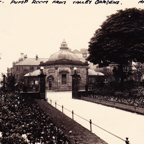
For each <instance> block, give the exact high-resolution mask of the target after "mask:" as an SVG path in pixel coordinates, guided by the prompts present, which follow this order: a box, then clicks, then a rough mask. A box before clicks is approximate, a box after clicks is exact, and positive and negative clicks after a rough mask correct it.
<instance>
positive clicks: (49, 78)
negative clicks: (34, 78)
mask: <svg viewBox="0 0 144 144" xmlns="http://www.w3.org/2000/svg"><path fill="white" fill-rule="evenodd" d="M53 80H54V77H53V76H52V75H50V76H49V77H48V78H47V82H48V89H49V90H53Z"/></svg>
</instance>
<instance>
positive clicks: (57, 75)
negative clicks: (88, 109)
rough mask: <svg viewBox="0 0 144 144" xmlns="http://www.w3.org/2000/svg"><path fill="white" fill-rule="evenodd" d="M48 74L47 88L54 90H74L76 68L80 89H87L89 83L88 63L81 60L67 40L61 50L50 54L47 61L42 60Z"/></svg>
mask: <svg viewBox="0 0 144 144" xmlns="http://www.w3.org/2000/svg"><path fill="white" fill-rule="evenodd" d="M40 66H43V67H44V73H45V74H46V88H47V90H54V91H68V90H72V76H71V75H73V74H74V68H75V67H76V68H77V74H79V75H80V77H81V79H80V80H79V89H85V85H86V84H87V83H88V63H87V62H82V61H80V59H79V57H78V56H77V55H75V54H74V53H72V52H71V51H70V50H69V48H68V47H67V43H66V42H65V41H63V42H62V44H61V47H60V50H59V51H58V52H56V53H54V54H52V55H51V56H50V58H49V59H48V61H47V62H45V63H43V62H41V64H40Z"/></svg>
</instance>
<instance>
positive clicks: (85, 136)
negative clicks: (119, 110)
mask: <svg viewBox="0 0 144 144" xmlns="http://www.w3.org/2000/svg"><path fill="white" fill-rule="evenodd" d="M36 101H37V103H38V104H39V105H40V107H41V108H42V109H43V111H44V112H45V113H46V114H47V115H49V117H50V119H51V120H52V121H53V122H54V124H55V125H57V126H58V127H59V128H61V129H62V130H63V132H64V134H65V135H66V136H67V138H68V139H69V140H70V142H71V143H72V144H75V140H76V141H77V142H78V144H107V143H106V142H104V141H103V140H102V139H100V138H99V137H98V136H96V135H95V134H93V133H91V132H90V131H89V130H87V129H86V128H84V127H83V126H81V125H80V124H78V123H77V122H75V121H74V120H72V119H71V118H69V117H67V116H66V115H65V114H63V113H62V112H60V111H59V110H57V109H55V108H54V107H53V106H51V105H50V104H48V103H47V102H46V101H42V100H36Z"/></svg>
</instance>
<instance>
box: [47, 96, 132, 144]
mask: <svg viewBox="0 0 144 144" xmlns="http://www.w3.org/2000/svg"><path fill="white" fill-rule="evenodd" d="M49 101H50V104H51V105H52V104H54V105H55V108H57V106H59V107H61V108H62V113H64V110H67V111H68V112H70V113H72V119H73V120H74V115H76V116H78V117H79V118H81V119H83V120H85V121H87V122H89V124H90V131H91V132H92V126H96V127H98V128H100V129H101V130H103V131H105V132H107V133H109V134H111V135H112V136H114V137H116V138H118V139H120V140H122V141H124V142H125V143H126V144H130V143H129V141H128V138H126V140H125V139H123V138H121V137H119V136H117V135H115V134H113V133H111V132H109V131H108V130H106V129H104V128H102V127H100V126H98V125H97V124H95V123H93V122H92V120H91V119H90V120H87V119H85V118H83V117H81V116H80V115H78V114H76V113H74V111H73V110H72V111H71V110H69V109H67V108H65V107H64V105H59V104H58V103H57V102H53V101H52V100H51V99H50V100H49ZM49 101H48V98H47V102H49Z"/></svg>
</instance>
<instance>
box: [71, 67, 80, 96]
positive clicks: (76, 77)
mask: <svg viewBox="0 0 144 144" xmlns="http://www.w3.org/2000/svg"><path fill="white" fill-rule="evenodd" d="M76 70H77V68H76V67H75V68H74V74H73V75H71V76H72V98H79V96H78V83H79V80H80V75H78V74H77V72H76Z"/></svg>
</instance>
